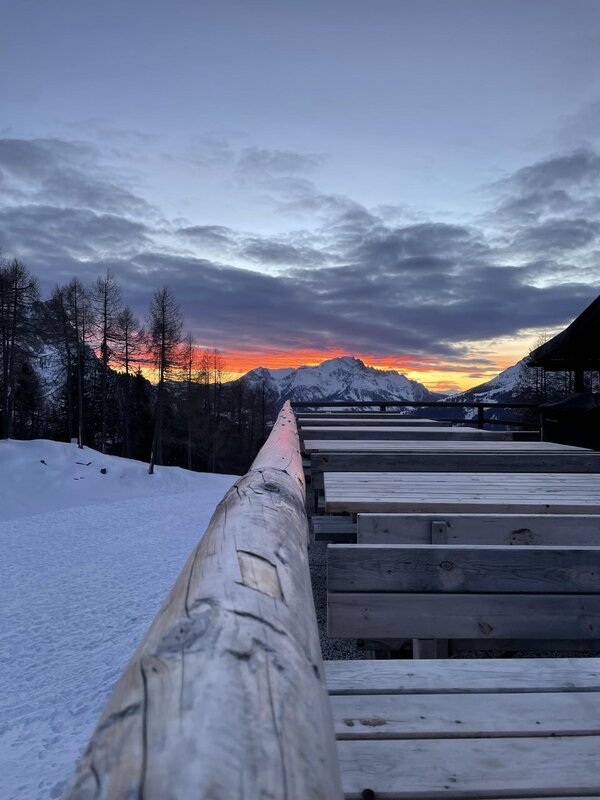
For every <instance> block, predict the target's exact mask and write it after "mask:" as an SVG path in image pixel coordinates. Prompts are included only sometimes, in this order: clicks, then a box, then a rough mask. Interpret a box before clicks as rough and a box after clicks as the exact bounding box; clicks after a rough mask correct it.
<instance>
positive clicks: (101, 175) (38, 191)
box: [0, 138, 156, 217]
mask: <svg viewBox="0 0 600 800" xmlns="http://www.w3.org/2000/svg"><path fill="white" fill-rule="evenodd" d="M0 170H2V174H3V180H4V182H6V183H7V184H8V187H9V188H10V189H12V191H13V192H18V194H19V195H20V196H21V197H22V198H27V199H28V200H29V201H30V202H31V203H41V204H43V203H51V204H53V205H56V206H61V207H76V208H85V209H90V210H94V211H100V212H104V213H109V214H132V215H143V216H147V217H155V216H156V209H155V208H154V207H153V206H152V205H151V204H150V203H148V202H146V201H145V200H144V199H142V198H141V197H139V196H137V195H136V194H134V193H133V192H131V191H130V190H129V189H128V188H126V187H125V186H124V185H123V184H122V182H120V181H119V180H118V178H117V177H115V176H114V175H111V174H110V170H109V169H108V167H104V168H103V167H102V166H101V157H100V153H99V151H98V150H97V149H96V148H94V147H92V146H91V145H88V144H85V143H82V142H65V141H62V140H59V139H30V140H25V139H7V138H4V139H0Z"/></svg>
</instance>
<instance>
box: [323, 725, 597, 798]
mask: <svg viewBox="0 0 600 800" xmlns="http://www.w3.org/2000/svg"><path fill="white" fill-rule="evenodd" d="M338 750H339V754H340V765H341V770H342V784H343V787H344V796H345V797H346V798H350V799H351V800H355V799H356V800H360V798H364V797H366V796H370V797H375V798H377V800H391V798H402V800H408V798H410V800H424V799H425V798H435V799H436V800H437V798H441V797H446V798H447V797H450V798H467V797H471V798H509V797H519V796H525V797H531V796H536V795H537V796H541V797H556V796H557V795H558V794H560V793H563V794H565V795H567V796H570V797H573V796H577V795H584V796H585V795H590V794H592V793H596V794H597V793H600V771H599V770H598V753H600V737H599V736H574V737H569V736H564V737H562V736H557V737H540V738H533V737H532V738H520V737H519V738H514V739H441V740H440V739H432V740H428V741H425V742H424V741H422V740H416V741H410V740H409V741H403V740H397V741H385V740H383V741H372V740H362V741H340V742H338ZM366 789H368V790H370V791H371V793H372V794H370V795H365V794H363V792H364V791H365V790H366Z"/></svg>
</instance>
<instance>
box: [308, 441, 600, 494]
mask: <svg viewBox="0 0 600 800" xmlns="http://www.w3.org/2000/svg"><path fill="white" fill-rule="evenodd" d="M519 444H523V443H519ZM326 472H546V473H548V472H553V473H557V472H569V473H592V472H600V453H595V452H594V451H593V450H584V449H580V450H577V449H575V448H572V449H569V450H560V449H547V450H534V449H532V450H529V449H526V448H523V447H521V448H519V449H517V450H515V451H514V452H511V451H509V450H508V451H507V450H503V451H490V450H485V451H479V452H478V451H477V450H473V451H469V450H459V451H453V450H440V451H437V450H426V451H423V450H421V449H416V448H415V449H414V450H407V451H397V452H383V453H381V452H356V453H352V452H342V453H340V452H331V453H327V452H318V453H312V454H311V455H310V475H311V488H312V491H313V492H314V494H315V497H314V503H315V507H317V504H318V498H319V497H320V496H321V495H322V494H323V491H324V480H323V475H324V473H326Z"/></svg>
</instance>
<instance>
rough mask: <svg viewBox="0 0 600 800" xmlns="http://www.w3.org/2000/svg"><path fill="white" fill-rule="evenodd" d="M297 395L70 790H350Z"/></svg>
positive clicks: (321, 795)
mask: <svg viewBox="0 0 600 800" xmlns="http://www.w3.org/2000/svg"><path fill="white" fill-rule="evenodd" d="M307 541H308V526H307V520H306V514H305V511H304V477H303V472H302V459H301V456H300V448H299V442H298V433H297V429H296V423H295V419H294V415H293V413H292V411H291V408H290V405H289V403H286V405H285V406H284V407H283V409H282V411H281V413H280V415H279V417H278V419H277V422H276V423H275V426H274V427H273V431H272V433H271V435H270V436H269V438H268V440H267V442H266V443H265V445H264V446H263V448H262V450H261V451H260V453H259V454H258V456H257V457H256V459H255V461H254V463H253V465H252V467H251V469H250V471H249V472H248V473H247V474H246V475H245V476H244V477H243V478H241V479H240V480H238V481H237V483H236V484H235V485H234V486H233V487H232V488H231V489H230V490H229V492H228V493H227V494H226V496H225V497H224V499H223V500H222V501H221V503H220V504H219V506H218V507H217V509H216V511H215V513H214V515H213V517H212V519H211V521H210V524H209V527H208V529H207V531H206V533H205V534H204V536H203V538H202V540H201V541H200V543H199V545H198V547H197V548H196V550H195V551H194V552H193V553H192V555H191V556H190V558H189V560H188V562H187V564H186V565H185V567H184V569H183V571H182V573H181V575H180V576H179V578H178V579H177V582H176V583H175V586H174V587H173V589H172V590H171V593H170V595H169V597H168V598H167V600H166V602H165V604H164V605H163V607H162V609H161V611H160V612H159V614H158V616H157V617H156V619H155V620H154V622H153V624H152V626H151V627H150V630H149V631H148V633H147V635H146V637H145V639H144V640H143V641H142V643H141V644H140V646H139V647H138V649H137V651H136V652H135V654H134V655H133V658H132V660H131V661H130V663H129V665H128V666H127V668H126V670H125V672H124V674H123V676H122V678H121V680H120V681H119V683H118V684H117V686H116V688H115V690H114V692H113V695H112V697H111V698H110V700H109V702H108V705H107V707H106V709H105V711H104V713H103V715H102V717H101V719H100V722H99V724H98V727H97V728H96V731H95V732H94V734H93V737H92V740H91V742H90V744H89V745H88V748H87V750H86V751H85V753H84V755H83V757H82V759H81V761H80V763H79V766H78V769H77V772H76V774H75V778H74V781H73V784H72V786H71V788H70V793H69V794H68V795H67V797H69V798H70V800H75V799H76V800H84V798H85V800H88V798H90V799H91V798H98V799H99V798H102V800H105V799H106V800H109V799H111V800H117V798H118V799H119V800H123V798H126V797H140V798H141V797H143V798H145V800H164V798H169V800H189V798H192V797H195V798H207V799H208V798H210V799H211V800H242V798H257V800H258V798H267V797H268V798H270V800H284V798H287V799H288V800H291V798H309V797H310V798H313V799H314V800H341V798H342V790H341V785H340V774H339V767H338V761H337V749H336V742H335V736H334V728H333V720H332V714H331V708H330V704H329V699H328V694H327V690H326V687H325V684H324V669H323V662H322V658H321V651H320V645H319V635H318V630H317V623H316V616H315V610H314V605H313V598H312V591H311V585H310V575H309V569H308V555H307Z"/></svg>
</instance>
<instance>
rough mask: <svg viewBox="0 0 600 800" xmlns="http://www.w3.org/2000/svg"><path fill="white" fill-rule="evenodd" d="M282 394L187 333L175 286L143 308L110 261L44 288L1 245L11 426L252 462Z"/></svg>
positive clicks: (4, 418) (4, 370) (189, 462)
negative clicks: (142, 313)
mask: <svg viewBox="0 0 600 800" xmlns="http://www.w3.org/2000/svg"><path fill="white" fill-rule="evenodd" d="M147 376H150V378H151V379H149V378H148V377H147ZM274 406H275V398H273V397H272V396H271V395H270V393H269V390H268V387H266V386H265V385H264V384H259V385H256V384H253V385H249V384H248V383H247V382H246V381H244V380H237V381H227V380H226V373H225V364H224V360H223V357H222V355H221V353H220V352H219V351H218V350H217V349H215V348H212V349H208V348H201V347H198V346H196V344H195V342H194V339H193V337H192V335H191V334H189V333H187V334H186V333H184V319H183V316H182V313H181V309H180V306H179V304H178V302H177V299H176V297H175V295H174V294H173V292H172V290H171V289H170V288H169V287H168V286H163V287H161V288H158V289H156V291H155V292H154V294H153V296H152V299H151V302H150V306H149V309H148V313H147V315H146V318H145V319H144V320H140V319H139V318H138V317H137V316H136V315H135V314H134V312H133V311H132V309H131V308H130V306H129V305H127V304H126V302H125V301H124V298H123V292H122V289H121V287H120V285H119V283H118V281H117V280H116V278H115V276H114V275H113V274H112V272H111V271H110V270H107V271H106V272H104V273H103V274H102V275H100V276H98V277H97V279H96V280H95V282H94V283H93V284H92V285H89V286H86V285H84V284H83V282H82V281H81V280H80V279H79V278H77V277H73V278H71V280H69V281H68V282H66V283H65V284H63V285H57V286H56V287H55V288H54V289H53V291H52V292H51V294H50V296H49V297H46V298H42V297H41V293H40V289H39V282H38V279H37V277H36V276H35V275H34V274H33V273H32V272H31V271H30V270H29V269H28V268H27V267H26V266H25V265H24V264H23V263H22V262H21V261H20V260H19V259H13V260H12V261H6V260H4V259H2V257H1V256H0V433H1V436H2V438H5V439H6V438H23V439H25V438H39V437H43V438H50V439H57V440H63V441H77V444H78V445H79V446H80V447H83V446H84V445H87V446H90V447H94V448H96V449H98V450H100V451H101V452H102V453H110V454H114V455H121V456H125V457H127V458H136V459H139V460H144V461H147V462H149V472H150V473H152V472H153V471H154V467H155V466H156V465H161V464H168V465H177V466H182V467H186V468H187V469H196V470H208V471H215V472H233V473H236V472H245V471H246V469H247V468H248V466H249V464H250V463H251V461H252V459H253V457H254V455H255V453H256V452H257V450H258V449H259V447H260V446H261V444H262V443H263V441H264V439H265V438H266V435H267V428H268V423H269V420H270V419H271V418H272V417H273V413H274Z"/></svg>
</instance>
